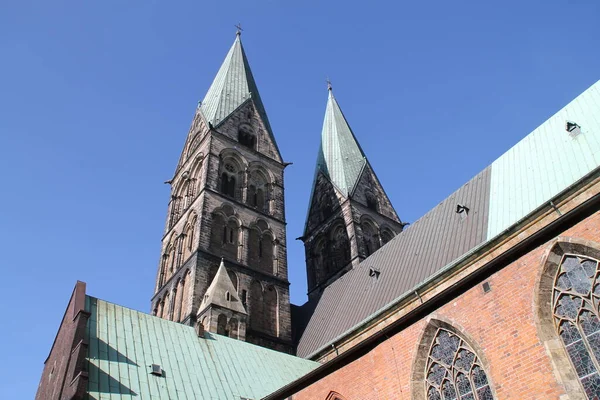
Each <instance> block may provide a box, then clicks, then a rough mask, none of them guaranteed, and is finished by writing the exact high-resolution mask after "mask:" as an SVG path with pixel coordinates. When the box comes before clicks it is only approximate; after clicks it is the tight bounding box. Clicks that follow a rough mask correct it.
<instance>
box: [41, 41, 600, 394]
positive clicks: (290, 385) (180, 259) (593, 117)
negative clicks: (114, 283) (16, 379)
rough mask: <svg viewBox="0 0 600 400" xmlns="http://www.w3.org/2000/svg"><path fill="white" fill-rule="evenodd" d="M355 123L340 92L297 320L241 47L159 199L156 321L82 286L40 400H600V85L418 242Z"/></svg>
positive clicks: (268, 138) (271, 144)
mask: <svg viewBox="0 0 600 400" xmlns="http://www.w3.org/2000/svg"><path fill="white" fill-rule="evenodd" d="M349 119H350V120H351V116H350V118H349ZM349 119H347V118H346V116H345V115H344V114H343V112H342V110H341V108H340V105H339V104H338V101H337V100H336V97H335V96H334V91H333V89H332V87H331V85H329V87H328V91H327V104H326V108H325V118H324V122H323V129H322V133H321V144H320V148H319V151H318V154H317V157H316V158H317V162H316V166H315V172H314V179H313V184H312V188H310V191H311V192H310V193H311V194H310V202H309V204H308V213H307V216H306V222H305V226H304V231H303V233H302V236H301V237H300V238H299V239H301V240H302V242H303V243H304V246H305V255H306V258H305V259H306V273H307V281H308V302H307V303H306V304H303V305H292V304H290V296H289V285H290V282H289V281H288V265H287V251H286V249H287V239H288V238H287V237H286V220H285V204H284V187H285V185H284V172H285V168H286V166H287V165H288V163H286V162H285V158H284V157H283V156H282V154H281V153H280V151H279V148H278V146H277V142H276V133H275V132H273V130H272V128H271V125H270V124H269V119H268V117H267V113H266V110H265V108H264V106H263V103H262V101H261V97H260V95H259V90H258V87H257V84H256V82H255V80H254V78H253V75H252V72H251V70H250V64H249V62H248V58H247V56H246V53H245V52H244V48H243V46H242V42H241V35H240V32H239V31H238V33H237V34H236V37H235V40H234V43H233V45H232V46H231V48H230V49H229V52H228V53H227V55H226V57H225V60H224V61H223V63H222V65H221V67H220V68H219V70H218V72H217V74H216V76H215V78H214V80H213V82H212V84H211V86H210V87H209V88H208V91H207V93H206V95H205V97H204V99H203V100H202V101H201V102H199V104H198V106H197V108H196V111H195V115H194V117H193V120H192V123H191V126H190V129H189V132H188V134H187V137H186V140H185V142H184V143H183V148H182V151H181V155H180V157H179V160H178V161H177V164H176V167H175V171H174V174H173V176H172V178H171V179H170V180H169V181H168V182H167V183H168V184H169V185H170V187H171V195H170V198H169V202H168V206H167V218H166V223H165V229H164V231H163V233H162V246H161V253H160V255H159V260H158V263H157V273H156V284H155V287H154V292H153V293H152V294H151V300H150V303H151V308H150V310H151V313H150V314H147V313H143V312H139V311H135V310H132V309H129V308H126V307H124V306H121V305H117V304H114V303H110V302H108V301H105V300H102V299H98V298H95V297H92V296H90V295H88V294H86V290H85V287H86V285H85V283H83V282H77V284H76V285H75V288H74V290H73V293H72V295H71V298H70V300H69V303H68V306H67V309H66V311H65V314H64V317H63V320H62V322H61V324H60V327H59V330H58V333H57V335H56V338H55V340H54V343H53V345H52V348H51V349H50V353H49V355H48V357H47V359H46V360H45V363H44V370H43V373H42V377H41V380H40V384H39V387H38V392H37V396H36V398H37V399H40V400H41V399H105V398H106V399H108V398H110V399H115V398H119V399H133V398H140V399H236V400H243V399H246V400H250V399H251V400H258V399H273V400H274V399H293V400H319V399H322V400H371V399H373V400H387V399H407V400H408V399H412V400H421V399H422V400H425V399H427V400H442V399H444V400H446V399H448V400H449V399H452V400H454V399H456V400H461V399H469V400H492V399H561V400H566V399H598V398H600V311H599V305H600V265H599V262H600V82H598V83H595V84H594V85H592V86H591V87H590V88H589V89H587V90H586V91H585V92H584V93H582V94H581V95H579V96H578V97H577V98H576V99H574V100H573V101H572V102H571V103H569V104H568V105H566V106H565V107H564V108H563V109H561V110H559V111H558V112H557V113H556V114H554V115H553V116H552V117H550V118H549V119H548V120H547V121H545V122H543V123H542V124H541V125H540V126H539V127H538V128H537V129H535V130H534V131H533V132H531V133H529V134H527V133H526V132H524V133H523V137H524V138H523V139H522V140H521V141H520V142H519V143H517V144H516V145H515V146H514V147H512V148H511V149H509V150H508V151H507V152H506V153H504V154H503V155H501V156H500V157H499V158H498V159H497V160H496V161H494V162H493V163H492V164H491V165H490V166H488V167H486V168H485V169H484V170H483V171H481V172H480V173H479V174H477V175H476V176H475V177H473V178H472V179H471V180H470V181H468V182H466V183H465V184H464V185H463V186H462V187H460V188H458V190H456V191H455V192H454V193H453V194H451V195H450V196H449V197H448V198H446V199H445V200H443V201H442V202H441V203H440V204H438V205H437V206H436V207H434V208H433V209H432V210H430V211H429V212H427V213H426V214H425V215H424V216H423V217H421V218H420V219H419V220H417V221H415V222H414V223H412V224H411V225H408V224H406V223H404V222H402V220H401V219H400V217H399V215H398V213H397V212H396V210H395V209H394V207H393V206H392V202H391V201H390V199H389V198H388V196H387V195H386V192H385V189H384V187H383V186H382V184H381V182H380V181H379V179H378V178H377V175H376V171H375V170H374V169H373V168H372V166H371V164H370V163H369V160H368V158H367V156H366V154H365V152H364V151H363V149H362V148H361V146H360V144H359V142H358V140H357V138H356V136H355V135H354V133H353V131H352V129H351V127H350V123H349ZM288 184H289V182H288ZM292 184H293V182H292ZM306 189H307V192H308V190H309V188H306ZM65 297H66V296H65Z"/></svg>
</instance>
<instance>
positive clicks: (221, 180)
mask: <svg viewBox="0 0 600 400" xmlns="http://www.w3.org/2000/svg"><path fill="white" fill-rule="evenodd" d="M284 168H285V164H284V163H283V160H282V158H281V154H280V153H279V149H278V147H277V143H276V142H275V137H274V136H273V132H272V130H271V126H270V125H269V120H268V118H267V114H266V112H265V109H264V107H263V104H262V101H261V99H260V96H259V93H258V89H257V87H256V83H255V82H254V78H253V76H252V72H251V71H250V66H249V64H248V60H247V59H246V54H245V52H244V49H243V47H242V43H241V40H240V33H239V32H238V33H237V35H236V38H235V42H234V43H233V46H232V47H231V49H230V50H229V53H228V54H227V57H226V58H225V61H224V62H223V64H222V66H221V68H220V69H219V71H218V73H217V76H216V77H215V79H214V81H213V83H212V85H211V86H210V88H209V90H208V92H207V94H206V96H205V98H204V100H203V101H202V102H201V103H199V105H198V108H197V110H196V113H195V115H194V119H193V122H192V126H191V128H190V130H189V133H188V136H187V139H186V141H185V146H184V148H183V151H182V153H181V157H180V159H179V163H178V165H177V169H176V171H175V175H174V177H173V178H172V179H171V180H170V181H169V183H170V184H171V189H172V190H171V199H170V202H169V208H168V217H167V223H166V228H165V233H164V237H163V239H162V254H161V258H160V263H159V268H158V274H157V278H156V287H155V294H154V296H153V297H152V310H153V313H154V314H155V315H157V316H159V317H162V318H165V319H169V320H173V321H177V322H181V323H183V324H186V325H194V326H198V324H202V328H203V329H205V330H207V331H210V332H216V333H219V334H225V335H229V336H231V337H235V338H238V339H240V340H245V341H248V342H251V343H255V344H258V345H261V346H265V347H270V348H273V349H277V350H280V351H286V352H289V351H291V348H292V347H291V327H290V324H291V322H290V302H289V282H288V272H287V255H286V236H285V213H284V193H283V170H284ZM198 327H199V326H198ZM199 328H200V327H199Z"/></svg>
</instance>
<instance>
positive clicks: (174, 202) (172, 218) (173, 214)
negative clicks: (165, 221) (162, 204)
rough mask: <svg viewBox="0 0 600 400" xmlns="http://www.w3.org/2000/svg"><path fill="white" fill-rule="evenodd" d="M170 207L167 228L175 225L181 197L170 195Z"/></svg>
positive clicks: (179, 210) (179, 211)
mask: <svg viewBox="0 0 600 400" xmlns="http://www.w3.org/2000/svg"><path fill="white" fill-rule="evenodd" d="M170 208H171V209H170V212H169V229H171V228H172V227H173V225H175V222H177V220H178V219H179V216H180V215H181V197H178V196H177V195H173V196H171V203H170Z"/></svg>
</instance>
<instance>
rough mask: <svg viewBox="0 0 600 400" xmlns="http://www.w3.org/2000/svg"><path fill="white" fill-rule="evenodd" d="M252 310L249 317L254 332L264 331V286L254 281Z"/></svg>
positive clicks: (251, 295)
mask: <svg viewBox="0 0 600 400" xmlns="http://www.w3.org/2000/svg"><path fill="white" fill-rule="evenodd" d="M249 302H250V310H249V312H248V314H249V315H248V316H249V318H250V327H251V328H252V329H253V330H257V331H262V330H263V329H264V324H263V319H264V315H263V311H264V303H263V290H262V286H261V284H260V283H259V282H258V281H253V282H252V284H251V285H250V299H249Z"/></svg>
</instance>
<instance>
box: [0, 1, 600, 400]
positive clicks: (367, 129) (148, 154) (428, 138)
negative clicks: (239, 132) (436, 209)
mask: <svg viewBox="0 0 600 400" xmlns="http://www.w3.org/2000/svg"><path fill="white" fill-rule="evenodd" d="M598 17H600V3H599V2H598V1H597V0H570V1H557V0H545V1H525V2H523V1H503V2H497V3H496V5H491V4H490V2H482V1H456V2H448V1H427V2H380V1H373V2H349V1H333V0H332V1H297V2H284V1H253V2H250V1H228V2H200V1H194V2H192V1H172V2H166V1H127V2H122V1H102V2H65V1H55V2H47V1H4V2H2V3H1V4H0V49H2V50H1V51H2V57H1V62H0V110H1V112H0V174H1V181H2V184H3V188H4V190H3V195H2V196H1V197H0V227H1V229H0V243H2V246H3V252H2V253H3V262H2V271H3V276H4V279H3V280H2V281H1V283H0V286H1V289H2V291H1V293H2V294H3V298H4V307H3V309H2V317H3V318H2V320H3V323H2V326H3V329H1V330H0V339H1V342H2V343H3V344H4V349H3V356H2V360H3V361H4V362H2V363H0V375H1V376H2V380H1V382H0V388H1V389H2V390H1V392H2V393H3V395H2V396H3V397H5V398H10V399H18V398H24V399H25V398H32V397H33V394H34V393H35V390H36V387H37V384H38V381H39V377H40V373H41V370H42V367H43V361H44V359H45V357H46V356H47V354H48V351H49V350H50V346H51V344H52V341H53V339H54V335H55V333H56V330H57V328H58V324H59V323H60V320H61V318H62V315H63V313H64V308H65V306H66V303H67V301H68V298H69V296H70V294H71V290H72V288H73V286H74V284H75V281H76V280H77V279H79V280H83V281H86V282H87V283H88V293H89V294H91V295H94V296H97V297H100V298H103V299H106V300H108V301H112V302H115V303H118V304H122V305H125V306H128V307H132V308H135V309H140V310H143V311H149V304H150V303H149V299H150V297H151V295H152V290H153V285H154V279H155V274H156V267H157V262H158V258H159V250H160V239H161V234H162V232H163V227H164V222H165V217H166V207H167V201H168V197H169V188H168V186H167V185H164V184H163V181H165V180H167V179H169V178H170V177H171V176H172V173H173V171H174V168H175V165H176V162H177V159H178V157H179V152H180V150H181V147H182V146H183V142H184V139H185V135H186V133H187V130H188V127H189V124H190V122H191V118H192V116H193V113H194V108H195V106H196V103H197V102H198V100H201V99H202V97H203V96H204V94H205V92H206V90H207V89H208V87H209V85H210V83H211V81H212V79H213V77H214V75H215V73H216V71H217V69H218V67H219V65H220V64H221V62H222V60H223V58H224V57H225V54H226V52H227V50H228V49H229V47H230V46H231V44H232V42H233V39H234V36H235V28H234V27H233V25H234V24H236V23H237V22H242V25H243V27H244V33H243V36H242V40H243V43H244V47H245V49H246V52H247V55H248V58H249V60H250V64H251V67H252V70H253V73H254V76H255V78H256V81H257V84H258V86H259V89H260V92H261V96H262V99H263V102H264V103H265V107H266V109H267V112H268V114H269V118H270V121H271V124H272V126H273V129H274V131H275V135H276V138H277V141H278V144H279V147H280V149H281V152H282V154H283V157H284V158H285V160H286V161H290V162H293V163H294V164H293V166H291V167H288V168H287V169H286V177H285V178H286V181H285V189H286V211H287V221H288V260H289V267H290V281H291V283H292V286H291V296H292V301H293V302H295V303H302V302H303V301H304V299H305V291H306V283H305V281H306V278H305V273H304V261H303V260H304V251H303V248H302V245H301V243H300V242H298V241H295V240H293V239H294V238H295V237H298V236H300V235H301V234H302V227H303V223H304V218H305V215H306V209H307V203H308V196H309V194H310V184H311V181H312V176H313V168H314V163H315V159H316V153H317V149H318V146H319V135H320V132H321V124H322V121H323V115H324V111H325V104H326V99H327V91H326V84H325V79H326V77H327V76H329V77H330V78H331V80H332V82H333V87H334V91H335V94H336V98H337V100H338V102H339V103H340V106H341V107H342V109H343V111H344V113H345V115H346V117H347V118H348V120H349V122H350V125H351V126H352V128H353V130H354V132H355V134H356V136H357V137H358V140H359V141H360V143H361V145H362V147H363V149H364V150H365V152H366V154H367V156H368V157H369V159H370V161H371V164H372V165H373V167H374V169H375V171H376V173H377V174H378V176H379V178H380V180H381V182H382V184H383V185H384V187H385V189H386V191H387V193H388V195H389V197H390V199H391V200H392V202H393V204H394V206H395V207H396V210H397V211H398V214H399V215H400V218H401V219H402V220H404V221H407V222H413V221H415V220H416V219H418V218H419V217H420V216H421V215H423V214H424V213H425V212H426V211H428V210H429V209H430V208H432V207H433V206H435V205H436V204H438V203H439V202H440V201H441V200H443V199H444V198H445V197H447V196H448V195H449V194H450V193H452V192H453V191H454V190H456V189H457V188H458V187H459V186H461V185H462V184H463V183H464V182H466V181H467V180H468V179H469V178H471V177H472V176H473V175H475V174H476V173H477V172H479V171H480V170H482V169H483V168H484V167H485V166H486V165H488V164H490V163H491V162H492V161H493V160H494V159H495V158H497V157H498V156H500V155H501V154H502V153H503V152H505V151H506V150H508V149H509V148H510V147H511V146H512V145H514V144H515V143H516V142H517V141H519V140H520V139H521V138H523V137H524V136H525V135H526V134H527V133H528V132H530V131H531V130H533V129H534V128H535V127H536V126H538V125H539V124H541V123H542V122H543V121H544V120H545V119H547V118H548V117H550V116H551V115H552V114H553V113H554V112H556V111H558V110H559V109H560V108H561V107H563V106H564V105H566V104H567V103H568V102H569V101H570V100H572V99H573V98H574V97H576V96H577V95H578V94H579V93H581V92H582V91H583V90H585V89H586V88H587V87H589V86H590V85H591V84H593V83H594V82H595V81H597V80H598V79H600V52H599V51H598V43H599V39H600V24H598V22H597V20H598Z"/></svg>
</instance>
